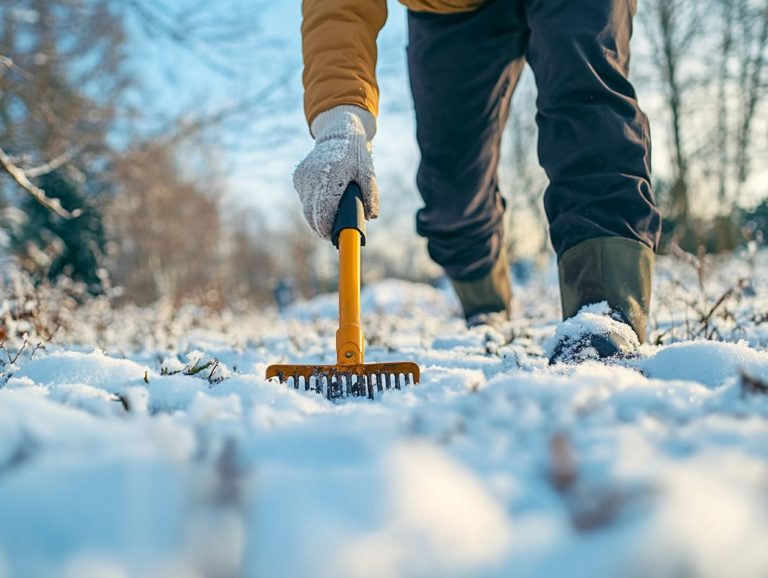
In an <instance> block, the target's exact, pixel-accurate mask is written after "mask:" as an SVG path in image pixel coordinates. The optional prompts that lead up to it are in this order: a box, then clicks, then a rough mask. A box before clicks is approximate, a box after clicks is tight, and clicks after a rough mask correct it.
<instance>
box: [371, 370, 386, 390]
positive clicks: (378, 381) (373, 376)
mask: <svg viewBox="0 0 768 578" xmlns="http://www.w3.org/2000/svg"><path fill="white" fill-rule="evenodd" d="M371 379H375V380H376V389H378V390H379V393H381V392H382V391H384V384H383V383H381V376H380V375H378V374H377V373H373V374H371Z"/></svg>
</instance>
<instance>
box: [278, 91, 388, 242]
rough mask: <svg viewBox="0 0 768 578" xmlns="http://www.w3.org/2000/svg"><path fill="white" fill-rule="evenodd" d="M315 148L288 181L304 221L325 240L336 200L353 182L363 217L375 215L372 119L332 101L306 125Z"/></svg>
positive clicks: (375, 188)
mask: <svg viewBox="0 0 768 578" xmlns="http://www.w3.org/2000/svg"><path fill="white" fill-rule="evenodd" d="M310 132H311V133H312V136H314V137H315V148H314V149H313V150H312V152H310V153H309V154H308V155H307V157H306V158H305V159H304V160H303V161H301V163H299V166H298V167H296V171H295V172H294V173H293V186H294V188H295V189H296V192H297V193H298V194H299V199H301V204H302V205H303V207H304V217H305V218H306V219H307V222H308V223H309V226H310V227H312V229H313V230H314V231H315V232H316V233H317V234H318V235H320V237H322V238H323V239H330V238H331V232H332V229H333V221H334V219H335V218H336V211H337V210H338V206H339V200H340V199H341V195H342V194H343V193H344V190H345V189H346V188H347V185H348V184H349V183H350V182H352V181H355V182H356V183H357V184H358V185H359V186H360V190H361V191H362V193H363V207H364V209H365V218H366V219H375V218H376V217H378V216H379V190H378V187H377V186H376V175H375V173H374V171H373V159H372V158H371V139H373V135H374V134H375V133H376V119H374V117H373V115H372V114H371V113H370V112H368V111H367V110H365V109H362V108H360V107H357V106H353V105H341V106H336V107H334V108H332V109H330V110H327V111H325V112H322V113H320V114H319V115H317V117H316V118H315V120H314V121H313V122H312V126H311V127H310Z"/></svg>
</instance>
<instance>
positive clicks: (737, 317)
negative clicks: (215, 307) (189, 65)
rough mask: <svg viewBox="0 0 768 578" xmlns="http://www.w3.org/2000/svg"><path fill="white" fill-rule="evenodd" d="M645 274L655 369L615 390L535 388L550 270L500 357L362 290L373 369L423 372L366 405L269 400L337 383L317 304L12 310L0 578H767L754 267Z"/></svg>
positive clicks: (483, 343)
mask: <svg viewBox="0 0 768 578" xmlns="http://www.w3.org/2000/svg"><path fill="white" fill-rule="evenodd" d="M660 265H661V266H660V273H659V275H658V277H657V282H656V301H655V306H654V315H653V320H652V328H653V333H652V341H653V342H654V343H655V342H658V343H660V344H661V345H653V344H651V345H646V346H644V347H643V349H642V355H641V356H640V358H638V359H635V360H632V361H625V362H623V363H621V364H616V365H610V366H606V365H601V364H597V363H594V362H592V363H585V364H583V365H580V366H557V367H551V368H550V367H548V366H547V364H546V360H545V358H544V357H543V351H544V348H545V346H546V342H547V340H548V339H549V338H550V337H551V336H552V335H553V334H554V331H555V326H556V324H555V322H556V320H557V314H558V305H557V303H558V301H557V299H558V297H557V291H556V287H555V286H554V283H553V271H552V270H551V269H550V270H549V271H547V272H546V274H545V275H542V276H538V277H536V278H535V279H533V280H532V281H530V282H529V283H527V284H522V285H521V284H518V286H517V288H516V291H517V293H516V299H517V314H516V316H515V319H514V321H513V322H511V323H510V324H509V327H507V328H506V331H503V332H498V333H496V332H492V331H487V330H482V329H475V330H466V329H464V328H463V325H462V322H461V320H460V319H459V318H458V317H457V315H456V312H457V308H456V303H455V301H454V300H453V297H452V296H451V295H450V293H448V292H447V291H445V290H440V289H434V288H432V287H428V286H420V285H411V284H407V283H403V282H397V281H386V282H383V283H379V284H376V285H372V286H369V287H367V288H366V290H365V293H364V311H365V326H366V333H367V337H368V350H367V360H369V361H381V360H415V361H418V362H419V363H420V365H421V366H422V371H423V373H422V383H421V384H419V385H418V386H416V387H412V388H408V389H406V390H404V391H390V392H385V393H384V394H383V395H382V396H381V397H380V399H378V400H376V401H374V402H371V401H368V400H365V399H347V400H344V401H341V402H336V403H331V402H329V401H327V400H326V399H324V398H323V397H322V396H319V395H317V394H314V393H312V392H304V391H296V390H294V389H292V388H289V387H286V386H285V385H281V384H277V383H269V382H266V381H265V380H264V379H263V375H264V371H265V368H266V366H267V365H268V364H270V363H278V362H303V363H311V362H315V363H316V362H325V363H328V362H332V361H333V360H334V357H335V354H334V351H333V334H334V331H335V301H334V297H333V296H329V297H322V298H318V299H315V300H313V301H310V302H306V303H301V304H298V305H295V306H294V307H293V308H292V309H290V310H289V311H288V312H286V313H285V314H284V315H282V316H281V315H278V314H277V313H276V312H274V311H266V312H257V311H240V312H238V313H237V314H235V313H232V312H219V313H213V312H209V311H204V310H200V309H193V308H186V309H182V310H180V311H175V310H172V309H170V308H168V307H164V306H162V305H158V306H157V307H155V308H151V309H136V308H124V309H120V310H113V309H110V308H108V307H107V306H106V305H105V304H104V303H100V302H93V303H90V304H86V305H85V306H83V307H81V308H78V309H76V310H73V311H71V312H70V313H67V315H66V316H63V315H62V316H61V319H58V321H56V320H57V316H56V315H55V309H56V304H55V303H54V304H50V303H49V304H45V303H42V302H38V303H31V304H30V303H26V304H21V305H20V304H19V303H18V302H13V301H9V300H7V299H6V300H5V301H3V302H2V305H0V313H2V315H3V316H4V318H5V319H6V321H7V320H8V319H10V318H11V317H13V316H14V315H11V313H10V311H11V310H13V309H14V308H17V309H18V308H19V307H21V308H22V309H24V308H25V307H26V308H27V309H28V310H29V311H28V313H29V314H28V315H18V314H15V316H16V317H23V318H24V319H23V320H21V321H18V322H16V321H14V322H8V321H7V323H8V325H7V326H6V328H5V330H6V331H8V332H10V333H11V336H10V337H9V338H8V340H7V341H6V343H5V345H4V349H3V350H2V351H0V356H2V357H0V359H2V361H3V367H2V368H0V376H1V377H0V577H3V578H11V577H13V578H16V577H47V576H55V577H59V576H63V577H65V578H72V577H77V578H86V577H87V578H90V577H94V578H95V577H98V578H111V577H124V576H130V577H134V576H136V577H141V578H144V577H149V578H151V577H163V578H165V577H214V578H218V577H222V578H226V577H230V576H231V577H235V576H245V577H267V578H280V577H286V578H301V577H305V576H306V577H318V578H322V577H326V576H328V577H342V578H343V577H355V578H357V577H361V578H363V577H371V578H374V577H376V578H379V577H381V578H385V577H386V578H390V577H440V578H445V577H454V576H462V577H473V578H477V577H491V576H493V577H510V576H516V577H518V576H519V577H541V578H553V577H555V576H568V577H584V578H603V577H629V578H640V577H648V576H653V577H654V578H666V577H669V578H699V577H701V578H704V577H713V578H715V577H717V578H723V577H726V576H727V577H738V578H764V577H765V576H768V547H767V546H768V395H766V393H768V392H766V391H764V388H765V384H766V383H768V352H767V351H766V344H767V343H768V267H766V265H768V255H767V254H765V253H763V254H760V255H757V256H755V255H754V254H750V255H747V256H746V257H743V258H739V259H733V260H731V261H730V262H727V263H718V264H716V265H714V266H713V267H711V268H710V269H707V268H705V269H704V270H702V272H701V275H697V271H696V269H695V267H693V266H691V265H690V264H686V263H684V262H683V261H682V260H680V259H675V260H672V259H663V260H662V261H661V263H660ZM44 298H46V297H45V296H44V297H41V299H44ZM47 298H50V295H49V296H48V297H47ZM35 307H37V308H39V309H41V310H44V311H42V312H39V313H34V311H33V310H34V309H35ZM52 311H53V312H52ZM697 311H698V312H697ZM17 313H18V312H17ZM54 322H56V323H58V325H61V327H60V328H59V330H58V331H57V332H56V333H55V335H54V337H53V338H52V339H50V343H47V344H45V348H44V349H42V348H36V347H35V345H36V344H37V343H38V341H39V340H40V338H39V335H38V333H40V332H43V333H44V332H45V327H46V324H50V323H54ZM25 324H26V326H25ZM58 325H57V326H58ZM27 326H28V327H27ZM25 329H28V330H29V331H30V333H31V334H30V337H29V345H27V346H26V347H25V348H24V350H23V351H22V352H21V354H20V355H18V358H17V359H15V360H14V357H16V353H17V352H18V349H19V348H20V347H21V345H22V342H23V340H22V338H21V337H19V336H18V334H19V333H22V332H23V331H24V330H25ZM36 332H37V333H36ZM14 336H15V337H14ZM692 337H696V339H694V340H691V339H689V338H692ZM705 337H706V338H710V340H705V339H704V338H705ZM713 339H715V340H716V341H715V340H713ZM214 360H215V361H214Z"/></svg>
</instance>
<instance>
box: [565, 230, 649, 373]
mask: <svg viewBox="0 0 768 578" xmlns="http://www.w3.org/2000/svg"><path fill="white" fill-rule="evenodd" d="M653 258H654V254H653V251H652V250H651V249H650V248H649V247H648V246H646V245H644V244H643V243H641V242H639V241H635V240H633V239H625V238H621V237H600V238H597V239H589V240H587V241H584V242H582V243H579V244H578V245H576V246H575V247H571V248H570V249H569V250H568V251H566V252H565V254H564V255H563V256H562V257H561V258H560V261H559V263H558V269H559V277H560V299H561V302H562V307H563V319H564V320H568V319H570V318H572V317H574V316H576V314H577V313H578V312H579V310H580V309H581V308H582V307H584V306H585V305H591V304H596V303H601V302H603V301H605V302H607V303H608V307H609V311H610V316H611V317H612V318H614V319H616V320H618V321H621V322H623V323H625V324H627V325H629V327H631V328H632V330H633V331H634V333H635V334H636V335H637V342H634V339H626V335H627V334H626V333H624V336H622V335H621V332H611V331H609V332H607V333H604V334H596V333H594V332H589V331H587V332H586V333H585V334H583V335H578V334H573V333H570V334H568V335H567V336H564V337H563V339H562V340H561V341H560V343H558V344H557V345H556V346H555V348H554V352H553V354H552V356H551V358H550V363H556V362H558V361H568V360H569V359H576V358H580V357H581V353H582V352H583V351H584V350H585V349H591V351H593V352H595V353H596V355H595V356H596V357H598V358H600V359H604V358H608V357H613V356H616V355H621V354H628V353H631V352H632V350H634V349H636V348H637V345H639V344H640V343H643V342H644V341H645V338H646V331H647V322H648V308H649V305H650V302H651V280H652V276H653ZM629 336H630V337H633V336H632V335H631V333H630V334H629Z"/></svg>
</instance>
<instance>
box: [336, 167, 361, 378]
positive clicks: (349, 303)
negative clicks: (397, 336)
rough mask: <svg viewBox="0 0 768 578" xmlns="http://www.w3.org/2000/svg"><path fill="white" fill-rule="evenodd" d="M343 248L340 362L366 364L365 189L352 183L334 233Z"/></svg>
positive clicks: (340, 258)
mask: <svg viewBox="0 0 768 578" xmlns="http://www.w3.org/2000/svg"><path fill="white" fill-rule="evenodd" d="M331 238H332V240H333V244H334V245H336V247H338V249H339V330H338V331H337V332H336V356H337V358H336V362H337V363H338V365H344V366H351V365H362V364H363V351H364V349H365V340H364V338H363V328H362V327H361V325H360V247H362V246H363V245H365V211H364V209H363V193H362V191H360V187H359V186H358V185H357V183H355V182H352V183H349V185H348V186H347V188H346V190H345V191H344V194H343V195H342V196H341V199H340V200H339V210H338V212H337V213H336V220H335V222H334V224H333V234H332V236H331Z"/></svg>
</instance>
